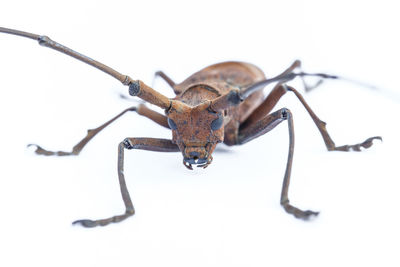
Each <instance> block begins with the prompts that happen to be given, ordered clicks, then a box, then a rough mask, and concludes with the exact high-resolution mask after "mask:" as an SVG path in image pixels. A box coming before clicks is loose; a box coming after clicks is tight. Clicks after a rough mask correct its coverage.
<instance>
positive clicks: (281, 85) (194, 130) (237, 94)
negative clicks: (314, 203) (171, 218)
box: [0, 27, 382, 227]
mask: <svg viewBox="0 0 400 267" xmlns="http://www.w3.org/2000/svg"><path fill="white" fill-rule="evenodd" d="M0 32H3V33H8V34H14V35H17V36H22V37H26V38H30V39H34V40H37V41H38V42H39V44H40V45H42V46H45V47H48V48H52V49H54V50H57V51H59V52H61V53H64V54H67V55H69V56H72V57H74V58H76V59H78V60H80V61H83V62H85V63H87V64H89V65H91V66H93V67H95V68H97V69H99V70H101V71H103V72H105V73H107V74H109V75H111V76H112V77H114V78H116V79H117V80H119V81H120V82H121V83H122V84H124V85H126V86H129V94H130V95H131V96H137V97H139V98H141V99H142V100H144V101H146V102H148V103H151V104H154V105H156V106H158V107H160V108H162V109H164V110H165V115H162V114H160V113H158V112H155V111H153V110H151V109H149V108H148V107H146V106H145V105H143V104H140V105H138V106H134V107H131V108H128V109H126V110H124V111H122V112H121V113H120V114H118V115H117V116H115V117H114V118H112V119H111V120H109V121H107V122H106V123H104V124H103V125H101V126H100V127H98V128H95V129H91V130H88V133H87V135H86V137H85V138H83V139H82V140H81V141H80V142H79V143H78V144H76V145H75V146H74V147H73V148H72V151H71V152H64V151H49V150H46V149H43V148H42V147H41V146H39V145H33V144H32V146H35V147H36V150H35V152H36V153H37V154H39V155H46V156H50V155H56V156H68V155H78V154H79V153H80V152H81V150H82V149H83V148H84V146H85V145H86V144H87V143H88V142H89V141H90V140H91V139H92V138H93V137H94V136H95V135H97V134H98V133H99V132H100V131H101V130H103V129H104V128H105V127H107V126H108V125H110V124H111V123H112V122H113V121H115V120H117V119H118V118H119V117H121V116H122V115H123V114H125V113H127V112H129V111H135V112H136V113H137V114H139V115H142V116H145V117H147V118H149V119H150V120H152V121H154V122H156V123H157V124H159V125H161V126H164V127H166V128H168V129H171V130H172V139H171V140H167V139H157V138H126V139H125V140H123V141H122V142H121V143H120V144H119V145H118V178H119V184H120V189H121V194H122V199H123V201H124V204H125V208H126V211H125V213H124V214H122V215H117V216H113V217H110V218H106V219H100V220H88V219H84V220H77V221H75V222H73V223H74V224H80V225H82V226H85V227H95V226H104V225H108V224H110V223H113V222H114V223H115V222H120V221H122V220H124V219H126V218H128V217H130V216H132V215H133V214H134V213H135V209H134V207H133V204H132V201H131V198H130V196H129V192H128V189H127V186H126V183H125V177H124V173H123V169H124V150H125V149H128V150H130V149H142V150H150V151H158V152H179V151H180V152H181V153H182V155H183V164H184V165H185V166H186V167H187V168H188V169H193V165H196V166H197V167H203V168H206V167H207V166H208V165H209V164H211V162H212V153H213V151H214V149H215V147H216V146H217V144H218V143H221V142H223V143H225V144H226V145H228V146H233V145H242V144H245V143H247V142H249V141H251V140H253V139H255V138H257V137H259V136H261V135H264V134H265V133H267V132H269V131H270V130H272V129H274V128H275V127H276V126H277V125H278V124H280V123H281V122H283V121H287V123H288V130H289V153H288V159H287V166H286V171H285V175H284V179H283V186H282V192H281V199H280V204H281V205H282V206H283V208H284V209H285V210H286V212H288V213H290V214H292V215H294V216H295V217H296V218H300V219H308V218H309V217H310V216H313V215H314V216H315V215H318V212H315V211H311V210H301V209H299V208H297V207H295V206H293V205H291V203H290V202H289V198H288V189H289V183H290V176H291V167H292V161H293V152H294V129H293V118H292V113H291V112H290V110H289V109H287V108H282V109H279V110H277V111H274V112H271V111H272V110H273V108H274V107H275V105H276V103H277V102H278V101H279V99H280V98H281V97H282V96H283V95H285V94H286V93H287V92H292V93H294V94H295V96H296V97H297V98H298V100H299V101H300V102H301V103H302V105H303V106H304V108H305V109H306V110H307V112H308V114H309V115H310V116H311V118H312V120H313V121H314V123H315V125H316V126H317V128H318V130H319V131H320V133H321V135H322V138H323V140H324V142H325V145H326V147H327V149H328V150H329V151H334V150H338V151H350V150H353V151H360V150H361V148H369V147H370V146H372V144H373V140H375V139H378V140H382V138H381V137H379V136H374V137H370V138H368V139H366V140H365V141H364V142H361V143H358V144H355V145H344V146H336V145H335V143H334V142H333V140H332V138H331V137H330V136H329V134H328V131H327V130H326V123H325V122H323V121H322V120H320V119H319V118H318V117H317V115H316V114H315V113H314V112H313V111H312V109H311V108H310V106H309V105H308V104H307V103H306V101H305V100H304V98H303V97H302V95H301V94H300V93H299V92H298V91H297V90H296V89H294V88H293V87H291V86H289V85H287V84H286V82H288V81H290V80H293V79H294V78H296V77H300V78H303V77H304V76H317V77H320V78H321V79H338V78H339V77H338V76H333V75H327V74H323V73H312V74H310V73H304V72H295V70H296V69H299V68H300V65H301V63H300V61H298V60H296V61H295V62H294V63H293V64H292V65H291V66H290V67H289V68H288V69H286V70H285V71H284V72H282V73H281V74H280V75H278V76H276V77H274V78H270V79H266V77H265V75H264V73H263V72H262V71H261V70H260V69H259V68H258V67H256V66H255V65H252V64H249V63H244V62H233V61H232V62H223V63H219V64H214V65H211V66H209V67H206V68H204V69H202V70H200V71H198V72H196V73H195V74H193V75H191V76H190V77H189V78H187V79H186V80H184V81H183V82H181V83H178V84H177V83H175V82H173V80H172V79H171V78H169V77H168V76H167V75H166V74H165V73H163V72H157V73H156V75H157V76H160V77H161V78H163V79H164V80H165V81H166V82H167V83H168V84H169V85H170V86H171V87H172V88H173V90H174V92H175V94H176V97H174V98H172V99H170V98H168V97H166V96H164V95H162V94H161V93H159V92H157V91H155V90H154V89H152V88H151V87H149V86H147V85H146V84H145V83H143V82H142V81H140V80H134V79H132V78H131V77H129V76H127V75H123V74H121V73H119V72H117V71H116V70H114V69H112V68H110V67H108V66H106V65H104V64H102V63H100V62H98V61H96V60H93V59H91V58H89V57H87V56H85V55H82V54H80V53H78V52H76V51H74V50H72V49H70V48H68V47H66V46H64V45H61V44H59V43H57V42H55V41H53V40H51V39H50V38H49V37H47V36H44V35H37V34H32V33H28V32H23V31H18V30H13V29H8V28H2V27H0ZM269 84H275V86H274V88H273V89H272V91H271V92H270V94H269V95H267V96H266V97H264V94H263V91H262V89H263V88H264V87H265V86H266V85H269ZM305 86H306V90H307V89H310V88H309V87H307V85H306V84H305Z"/></svg>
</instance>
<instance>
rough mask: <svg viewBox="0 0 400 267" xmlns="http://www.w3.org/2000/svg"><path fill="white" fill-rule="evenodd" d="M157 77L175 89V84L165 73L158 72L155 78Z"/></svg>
mask: <svg viewBox="0 0 400 267" xmlns="http://www.w3.org/2000/svg"><path fill="white" fill-rule="evenodd" d="M157 77H161V78H162V79H163V80H164V81H165V82H166V83H168V85H169V86H171V88H172V89H175V88H174V87H175V82H174V81H173V80H172V79H171V78H170V77H168V75H167V74H165V73H164V72H163V71H157V72H156V73H154V78H157Z"/></svg>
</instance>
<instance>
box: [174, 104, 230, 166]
mask: <svg viewBox="0 0 400 267" xmlns="http://www.w3.org/2000/svg"><path fill="white" fill-rule="evenodd" d="M210 104H211V102H210V101H206V102H202V103H200V104H198V105H196V106H189V105H187V104H185V103H183V102H181V101H179V100H173V101H171V107H170V108H169V109H168V110H167V111H166V114H167V117H168V124H169V126H170V128H171V130H172V141H173V142H174V143H175V144H177V145H178V147H179V149H180V150H181V151H182V154H183V163H184V165H185V166H186V167H187V168H189V169H192V165H197V167H203V168H205V167H207V166H208V165H209V164H210V163H211V161H212V156H211V154H212V152H213V151H214V149H215V147H216V145H217V144H218V143H220V142H222V141H223V140H224V116H223V115H222V113H221V112H215V111H213V110H211V108H210Z"/></svg>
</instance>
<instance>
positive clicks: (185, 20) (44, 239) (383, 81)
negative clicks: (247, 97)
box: [0, 0, 400, 267]
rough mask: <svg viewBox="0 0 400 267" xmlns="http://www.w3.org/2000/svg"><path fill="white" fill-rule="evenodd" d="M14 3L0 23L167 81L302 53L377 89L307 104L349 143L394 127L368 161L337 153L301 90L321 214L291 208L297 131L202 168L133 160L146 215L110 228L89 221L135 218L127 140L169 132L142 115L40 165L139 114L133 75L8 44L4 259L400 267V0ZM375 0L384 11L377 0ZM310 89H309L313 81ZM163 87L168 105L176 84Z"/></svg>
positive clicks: (303, 189) (315, 204)
mask: <svg viewBox="0 0 400 267" xmlns="http://www.w3.org/2000/svg"><path fill="white" fill-rule="evenodd" d="M80 2H81V1H68V2H55V1H19V2H18V1H5V2H4V1H3V2H2V7H1V10H0V17H1V22H0V24H1V26H4V27H10V28H16V29H20V30H25V31H30V32H33V33H37V34H46V35H48V36H50V37H51V38H53V39H54V40H56V41H58V42H60V43H62V44H64V45H67V46H69V47H71V48H73V49H75V50H77V51H79V52H81V53H83V54H86V55H88V56H90V57H92V58H94V59H97V60H99V61H101V62H104V63H105V64H108V65H110V66H111V67H113V68H115V69H117V70H118V71H120V72H122V73H126V74H129V75H130V76H131V77H133V78H140V79H142V80H143V81H145V82H146V83H148V84H151V82H152V77H153V73H154V72H155V71H157V70H164V71H165V72H166V73H167V74H168V75H170V76H171V77H172V78H173V79H174V80H175V81H177V82H179V81H181V80H183V79H184V78H186V77H187V76H188V75H190V74H192V73H193V72H195V71H197V70H199V69H200V68H202V67H204V66H206V65H209V64H212V63H215V62H220V61H224V60H242V61H248V62H252V63H254V64H256V65H258V66H260V67H261V68H262V69H263V70H264V71H265V72H266V74H267V75H268V76H269V77H270V76H272V75H276V74H278V73H279V72H281V71H282V70H283V69H285V68H286V67H287V66H288V65H289V64H290V63H292V61H293V60H294V59H297V58H299V59H301V60H302V61H303V65H304V70H306V71H309V72H327V73H332V74H338V75H343V76H346V77H351V78H354V79H357V80H360V81H364V82H367V83H371V84H375V85H377V86H379V87H381V88H382V89H381V90H380V91H371V90H369V89H367V88H362V87H358V86H356V85H354V84H351V83H346V82H339V81H326V83H325V84H324V85H323V86H321V87H320V88H318V90H315V91H314V92H312V93H310V94H307V95H305V98H306V99H307V101H308V103H309V104H310V105H311V107H312V108H313V109H314V111H315V112H316V113H317V115H318V116H320V118H321V119H323V120H324V121H326V122H327V123H328V130H329V132H330V134H331V136H332V137H333V139H334V140H335V142H336V143H337V144H338V145H341V144H352V143H357V142H360V141H363V140H365V139H366V138H367V137H370V136H374V135H381V136H383V138H384V142H383V143H380V142H377V143H376V144H375V145H374V146H373V147H372V148H371V149H369V150H368V151H364V152H362V153H355V152H353V153H340V152H327V151H326V149H325V147H324V144H323V142H322V139H321V138H320V136H319V133H318V131H317V129H316V128H315V126H314V125H313V123H312V121H311V119H310V118H309V117H308V115H307V113H306V112H305V110H304V109H303V108H302V106H301V105H300V103H299V102H298V101H297V100H296V98H295V97H294V96H293V95H287V96H285V97H284V98H283V99H282V101H281V102H280V103H279V104H278V107H284V106H285V107H288V108H290V109H291V110H292V112H293V114H294V123H295V130H296V147H295V158H294V165H293V172H292V184H291V187H290V192H289V194H290V199H291V201H292V203H293V204H295V205H297V206H299V207H301V208H306V209H308V208H309V209H314V210H319V211H321V214H320V216H319V217H318V218H316V219H315V220H312V221H310V222H304V221H300V220H296V219H294V218H293V217H292V216H290V215H288V214H286V213H285V212H284V211H283V209H282V208H281V207H280V205H279V196H280V190H281V184H282V178H283V174H284V169H285V165H286V157H287V149H288V135H287V126H286V124H285V123H283V124H282V125H280V126H279V127H277V128H276V129H275V130H274V131H272V132H271V133H269V134H268V135H266V136H263V137H261V138H259V139H257V140H255V141H253V142H251V143H249V144H248V145H246V146H242V147H234V148H227V147H225V146H221V147H222V149H220V151H217V152H215V154H214V162H213V164H212V165H211V166H210V167H209V168H207V169H206V170H196V171H194V172H190V171H188V170H186V168H185V167H184V166H183V165H182V157H181V155H180V154H179V153H176V154H162V153H152V152H143V151H133V152H131V151H129V152H126V159H125V162H126V167H125V169H126V178H127V184H128V187H129V190H130V193H131V196H132V199H133V202H134V205H135V207H136V212H137V213H136V215H135V216H134V217H133V218H130V219H128V220H126V221H124V222H123V223H119V224H114V225H110V226H107V227H103V228H95V229H84V228H82V227H73V226H71V222H72V221H73V220H76V219H80V218H103V217H108V216H111V215H115V214H117V213H121V212H123V210H124V209H123V203H122V200H121V197H120V193H119V187H118V181H117V174H116V162H117V158H116V156H117V145H118V143H119V142H120V141H121V140H123V138H125V137H128V136H132V137H133V136H137V137H145V136H149V137H163V138H169V137H170V133H169V131H168V130H165V129H162V128H160V127H158V126H157V125H155V124H154V123H152V122H150V121H149V120H146V119H145V118H141V117H139V116H138V115H136V114H127V115H126V116H124V117H123V118H121V119H120V120H119V121H118V122H116V123H114V124H113V125H112V126H111V127H110V128H108V129H107V130H105V131H104V132H103V133H102V134H100V135H99V136H98V137H96V138H95V139H94V140H93V141H92V142H91V143H90V144H89V145H88V146H87V147H86V148H85V149H84V151H83V152H82V154H81V155H80V156H79V157H68V158H55V157H39V156H36V155H34V153H33V152H32V150H30V149H27V148H26V144H28V143H38V144H41V145H43V146H44V147H45V148H48V149H55V150H58V149H59V150H69V149H70V148H71V147H72V146H73V145H74V144H76V142H77V141H78V140H80V138H82V137H83V136H84V135H85V133H86V129H88V128H94V127H97V126H98V125H100V124H101V123H103V122H105V121H106V120H108V119H109V118H111V117H112V116H114V115H115V114H117V113H118V112H120V111H121V110H122V109H124V108H126V107H128V106H130V105H132V103H129V102H126V101H124V100H121V99H119V98H118V96H117V94H118V93H120V92H122V93H125V94H127V88H124V87H123V86H122V85H121V84H119V82H118V81H116V80H114V79H113V78H110V77H109V76H107V75H105V74H103V73H101V72H99V71H98V70H96V69H93V68H91V67H89V66H87V65H85V64H83V63H80V62H78V61H76V60H74V59H71V58H69V57H67V56H64V55H62V54H60V53H57V52H55V51H52V50H50V49H47V48H43V47H40V46H38V45H37V44H36V42H34V41H32V40H28V39H23V38H19V37H13V36H10V35H5V34H0V73H1V78H0V88H1V90H0V92H1V97H0V113H1V131H0V136H1V139H0V148H1V149H0V157H1V159H0V164H1V167H0V172H1V174H0V208H1V213H0V216H1V217H0V266H7V267H8V266H141V267H143V266H174V267H178V266H294V265H296V266H366V265H370V266H399V264H400V260H399V257H398V255H396V253H398V251H399V240H400V230H399V224H400V217H399V203H400V194H399V185H400V182H399V181H400V179H399V178H400V175H399V168H398V165H399V159H398V158H399V157H398V151H399V148H400V147H399V142H398V138H399V126H398V125H399V121H398V116H399V105H400V104H399V103H400V97H399V95H400V93H399V86H398V84H399V79H398V76H399V75H398V63H399V62H400V57H399V50H398V49H399V47H400V42H399V35H398V25H399V18H398V12H397V11H398V7H396V6H395V4H394V3H395V1H379V2H376V4H371V2H372V1H371V2H370V1H353V2H350V1H333V2H332V1H326V2H325V1H306V2H301V1H279V2H280V4H260V3H261V2H262V1H259V2H260V3H258V2H253V1H245V2H239V3H238V2H236V1H224V2H217V1H204V0H203V1H200V2H189V1H185V2H183V1H182V3H179V2H177V1H126V2H123V1H87V2H86V3H84V4H82V3H80ZM374 3H375V1H374ZM293 85H299V86H298V87H299V90H300V91H302V89H301V86H300V83H297V82H295V83H293ZM155 88H156V89H157V90H159V91H161V92H163V93H164V94H166V95H168V96H172V90H171V89H169V88H168V86H167V85H166V84H165V83H163V82H162V81H160V80H158V81H157V82H156V83H155Z"/></svg>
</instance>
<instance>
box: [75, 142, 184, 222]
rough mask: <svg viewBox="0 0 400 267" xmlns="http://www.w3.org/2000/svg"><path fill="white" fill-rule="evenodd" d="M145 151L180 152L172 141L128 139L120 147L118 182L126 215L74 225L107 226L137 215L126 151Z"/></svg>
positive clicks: (85, 220) (86, 220)
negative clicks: (126, 171) (127, 174)
mask: <svg viewBox="0 0 400 267" xmlns="http://www.w3.org/2000/svg"><path fill="white" fill-rule="evenodd" d="M125 148H126V149H143V150H150V151H157V152H178V151H179V148H178V146H177V145H175V144H173V143H172V142H171V140H167V139H156V138H126V139H125V140H124V141H123V142H121V143H120V144H119V146H118V180H119V185H120V189H121V195H122V199H123V201H124V204H125V213H124V214H121V215H116V216H113V217H110V218H106V219H101V220H88V219H84V220H78V221H75V222H73V224H80V225H82V226H84V227H95V226H105V225H108V224H110V223H117V222H120V221H122V220H125V219H126V218H128V217H130V216H132V215H133V214H135V209H134V207H133V204H132V200H131V197H130V195H129V192H128V188H127V187H126V182H125V176H124V149H125Z"/></svg>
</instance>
